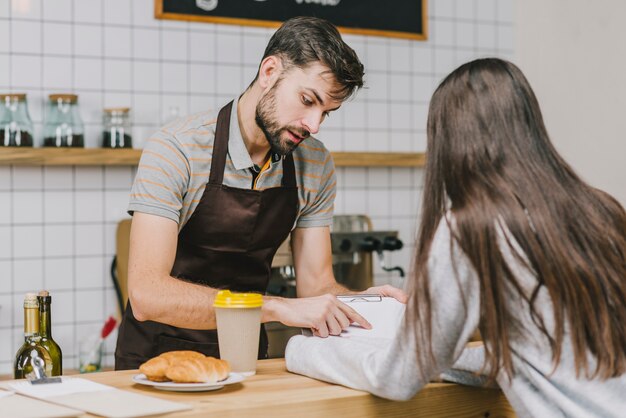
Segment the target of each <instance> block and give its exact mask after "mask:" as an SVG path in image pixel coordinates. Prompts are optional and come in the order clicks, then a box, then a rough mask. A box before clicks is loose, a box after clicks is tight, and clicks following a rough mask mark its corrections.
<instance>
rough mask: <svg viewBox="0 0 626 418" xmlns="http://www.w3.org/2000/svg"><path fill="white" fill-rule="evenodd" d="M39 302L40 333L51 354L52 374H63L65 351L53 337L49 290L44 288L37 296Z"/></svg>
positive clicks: (45, 346)
mask: <svg viewBox="0 0 626 418" xmlns="http://www.w3.org/2000/svg"><path fill="white" fill-rule="evenodd" d="M37 301H38V302H39V335H40V336H41V345H42V346H43V348H45V349H46V350H47V351H48V354H50V360H51V362H52V372H51V376H61V375H62V374H63V352H62V351H61V347H59V344H57V343H56V341H54V339H52V312H51V311H50V305H51V304H52V297H51V296H50V293H49V292H48V291H47V290H42V291H40V292H39V295H38V296H37Z"/></svg>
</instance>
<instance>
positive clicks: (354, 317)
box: [339, 302, 372, 329]
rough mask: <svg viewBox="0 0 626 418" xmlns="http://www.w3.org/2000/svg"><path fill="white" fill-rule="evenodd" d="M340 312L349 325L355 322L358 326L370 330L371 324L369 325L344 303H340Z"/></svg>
mask: <svg viewBox="0 0 626 418" xmlns="http://www.w3.org/2000/svg"><path fill="white" fill-rule="evenodd" d="M339 306H340V308H341V310H342V311H343V312H344V313H345V314H346V316H347V317H348V319H349V320H350V323H353V322H356V323H357V324H359V325H360V326H362V327H363V328H365V329H372V324H370V323H369V322H368V321H367V319H365V318H363V317H362V316H361V315H359V313H358V312H357V311H355V310H354V309H352V308H351V307H349V306H348V305H346V304H345V303H341V302H340V305H339Z"/></svg>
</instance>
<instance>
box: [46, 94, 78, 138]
mask: <svg viewBox="0 0 626 418" xmlns="http://www.w3.org/2000/svg"><path fill="white" fill-rule="evenodd" d="M49 99H50V100H49V101H48V106H47V107H46V118H45V122H44V127H43V146H44V147H84V146H85V134H84V132H85V126H84V125H83V121H82V119H81V118H80V112H79V111H78V96H77V95H75V94H51V95H50V96H49Z"/></svg>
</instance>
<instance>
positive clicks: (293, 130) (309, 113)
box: [256, 63, 342, 155]
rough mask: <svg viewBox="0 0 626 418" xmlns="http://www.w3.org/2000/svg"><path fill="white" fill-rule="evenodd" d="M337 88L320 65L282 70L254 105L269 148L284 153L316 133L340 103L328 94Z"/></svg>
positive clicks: (332, 79)
mask: <svg viewBox="0 0 626 418" xmlns="http://www.w3.org/2000/svg"><path fill="white" fill-rule="evenodd" d="M337 88H338V86H337V83H336V81H335V79H334V77H333V75H332V74H331V73H330V72H329V71H328V69H327V68H326V67H324V66H323V65H321V64H317V63H315V64H311V65H309V66H308V67H306V68H304V69H302V68H297V67H291V68H289V69H288V70H286V71H285V70H283V71H282V73H280V76H278V78H277V79H276V81H275V82H274V84H273V85H272V86H271V87H269V89H268V91H267V92H266V93H265V94H264V95H263V96H262V97H261V99H260V100H259V103H258V104H257V107H256V123H257V125H258V126H259V128H261V130H262V131H263V133H264V134H265V137H266V138H267V141H268V142H269V144H270V147H271V149H272V151H273V152H276V153H278V154H280V155H287V154H289V153H290V152H293V150H294V149H296V148H297V147H298V145H300V144H301V143H302V142H303V141H304V140H305V139H307V138H308V137H309V136H311V135H314V134H316V133H317V132H318V131H319V128H320V125H321V123H322V122H323V121H324V118H326V117H327V116H328V114H329V113H330V112H332V111H333V110H337V109H338V108H339V106H341V103H342V102H341V101H340V100H335V99H332V98H331V97H330V93H331V92H333V91H336V90H337Z"/></svg>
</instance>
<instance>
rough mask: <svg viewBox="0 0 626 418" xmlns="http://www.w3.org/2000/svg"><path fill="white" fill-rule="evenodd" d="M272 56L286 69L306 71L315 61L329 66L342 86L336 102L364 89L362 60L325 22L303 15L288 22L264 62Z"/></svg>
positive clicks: (275, 36)
mask: <svg viewBox="0 0 626 418" xmlns="http://www.w3.org/2000/svg"><path fill="white" fill-rule="evenodd" d="M271 55H274V56H278V57H280V58H281V59H282V60H283V66H284V67H285V69H288V68H289V67H290V66H296V67H298V68H305V67H306V66H307V65H309V64H311V63H314V62H319V63H321V64H323V65H324V66H326V67H328V68H329V70H330V72H331V73H332V74H333V76H334V77H335V80H337V83H338V84H339V86H340V88H339V89H338V90H337V91H335V92H333V98H334V99H336V100H342V101H343V100H345V99H347V98H348V97H350V96H351V95H352V94H353V93H354V92H355V91H356V90H357V89H359V88H361V87H363V73H364V71H363V64H361V61H359V57H358V56H357V55H356V52H354V50H353V49H352V48H350V47H349V46H348V45H347V44H346V43H345V42H344V41H343V39H342V38H341V35H340V34H339V31H338V30H337V28H336V27H335V26H334V25H333V24H332V23H330V22H328V21H326V20H324V19H320V18H317V17H307V16H301V17H294V18H291V19H289V20H287V21H285V22H284V23H283V25H282V26H281V27H280V28H278V30H277V31H276V32H275V33H274V35H272V38H271V39H270V41H269V43H268V44H267V47H266V48H265V53H264V54H263V58H262V59H261V61H263V60H264V59H265V58H267V57H269V56H271ZM257 77H258V74H257ZM255 80H256V79H255Z"/></svg>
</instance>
